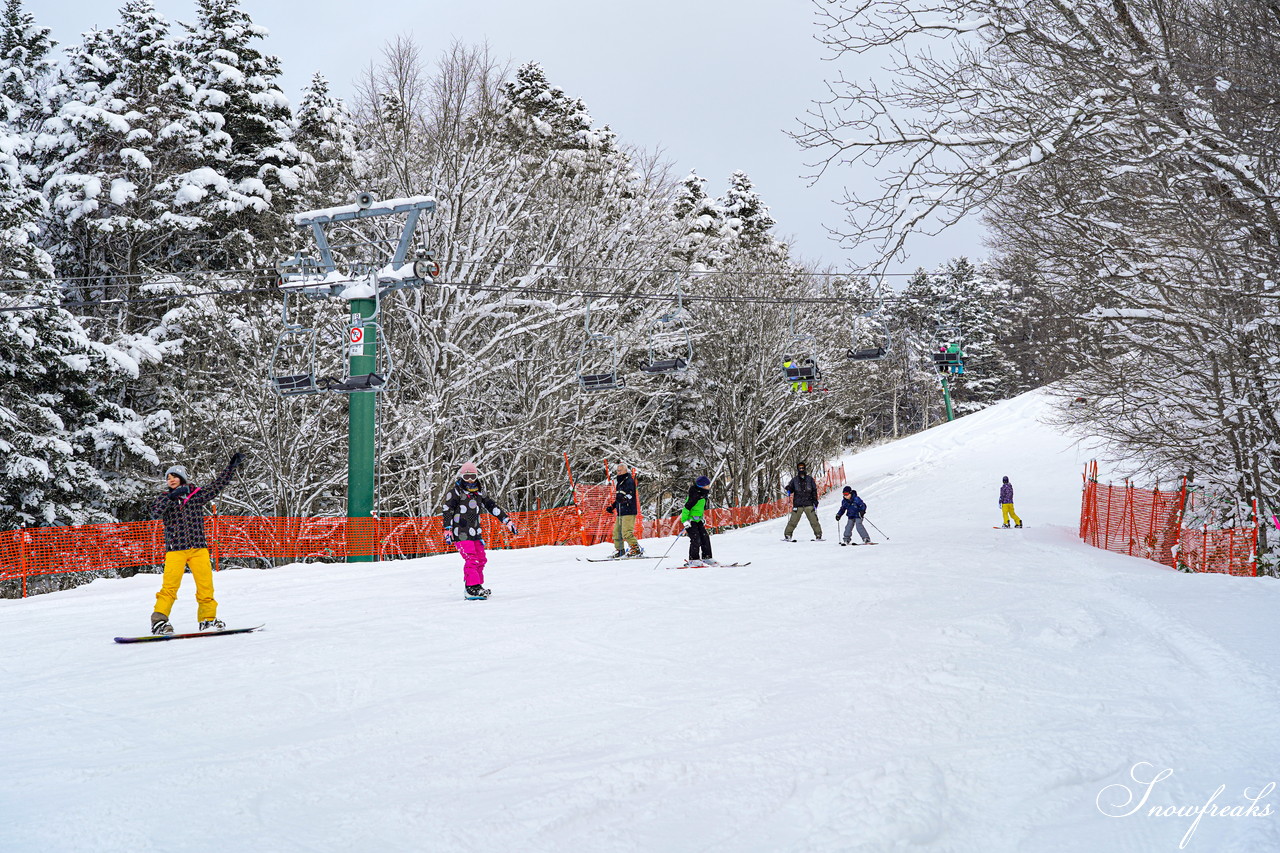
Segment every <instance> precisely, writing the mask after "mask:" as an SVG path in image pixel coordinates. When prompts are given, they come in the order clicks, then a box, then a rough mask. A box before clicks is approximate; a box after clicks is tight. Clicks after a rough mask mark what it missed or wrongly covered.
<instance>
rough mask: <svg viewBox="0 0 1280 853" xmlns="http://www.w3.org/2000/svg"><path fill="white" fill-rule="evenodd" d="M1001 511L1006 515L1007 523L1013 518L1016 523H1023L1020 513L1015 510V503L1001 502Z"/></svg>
mask: <svg viewBox="0 0 1280 853" xmlns="http://www.w3.org/2000/svg"><path fill="white" fill-rule="evenodd" d="M1000 512H1001V514H1002V515H1004V523H1005V524H1008V523H1009V519H1011V518H1012V519H1013V523H1014V524H1021V523H1022V519H1020V518H1018V514H1017V513H1016V512H1014V511H1013V504H1000Z"/></svg>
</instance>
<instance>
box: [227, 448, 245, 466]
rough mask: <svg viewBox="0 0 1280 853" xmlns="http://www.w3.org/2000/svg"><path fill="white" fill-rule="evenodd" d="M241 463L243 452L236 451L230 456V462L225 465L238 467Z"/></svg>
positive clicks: (242, 462)
mask: <svg viewBox="0 0 1280 853" xmlns="http://www.w3.org/2000/svg"><path fill="white" fill-rule="evenodd" d="M243 464H244V453H242V452H240V451H236V453H235V455H233V456H232V457H231V462H230V463H229V464H228V465H227V467H228V468H239V467H240V466H241V465H243Z"/></svg>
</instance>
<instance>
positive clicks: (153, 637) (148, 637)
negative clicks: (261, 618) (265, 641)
mask: <svg viewBox="0 0 1280 853" xmlns="http://www.w3.org/2000/svg"><path fill="white" fill-rule="evenodd" d="M262 627H265V626H264V625H258V626H257V627H254V628H223V629H222V630H221V631H194V632H192V633H190V634H145V635H143V636H141V637H116V642H117V643H155V642H158V641H160V640H186V639H189V638H191V637H221V636H224V635H226V634H248V633H250V632H252V631H256V630H258V628H262Z"/></svg>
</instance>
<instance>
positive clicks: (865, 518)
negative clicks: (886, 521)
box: [862, 515, 889, 542]
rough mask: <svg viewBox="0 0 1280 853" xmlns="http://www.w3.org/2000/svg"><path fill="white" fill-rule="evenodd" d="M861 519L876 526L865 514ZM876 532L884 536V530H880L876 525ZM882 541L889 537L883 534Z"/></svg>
mask: <svg viewBox="0 0 1280 853" xmlns="http://www.w3.org/2000/svg"><path fill="white" fill-rule="evenodd" d="M862 520H863V521H865V522H866V523H867V524H870V525H871V526H872V527H876V523H875V522H874V521H872V520H871V519H869V518H867V517H866V516H865V515H864V516H863V517H862ZM876 533H879V534H880V535H881V536H884V531H883V530H881V529H880V528H879V527H876ZM884 541H886V542H888V541H889V537H888V536H884Z"/></svg>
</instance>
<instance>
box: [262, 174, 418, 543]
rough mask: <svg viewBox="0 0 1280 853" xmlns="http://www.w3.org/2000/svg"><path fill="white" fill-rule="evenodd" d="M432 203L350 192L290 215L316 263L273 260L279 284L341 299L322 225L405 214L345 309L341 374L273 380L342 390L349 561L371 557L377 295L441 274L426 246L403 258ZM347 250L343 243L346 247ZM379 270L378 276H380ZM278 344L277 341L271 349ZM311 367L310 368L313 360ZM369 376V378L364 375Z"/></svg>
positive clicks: (290, 386) (380, 379) (310, 389)
mask: <svg viewBox="0 0 1280 853" xmlns="http://www.w3.org/2000/svg"><path fill="white" fill-rule="evenodd" d="M435 209H436V202H435V199H432V198H429V197H427V196H412V197H409V198H395V199H388V200H386V201H381V202H380V201H378V200H377V199H375V198H374V197H373V195H372V194H371V193H367V192H363V193H360V194H359V195H357V196H356V202H355V204H351V205H345V206H341V207H333V208H328V209H325V210H312V211H307V212H306V213H299V214H297V215H295V216H294V218H293V221H294V224H296V225H297V226H298V227H299V228H304V229H310V230H311V233H312V236H313V237H314V238H315V243H316V250H317V251H318V252H319V254H320V261H319V263H318V264H317V263H315V262H313V261H311V260H310V259H309V258H303V257H301V255H298V256H295V257H294V258H292V259H290V260H288V261H284V262H283V263H281V264H280V265H279V267H280V271H281V283H282V285H283V284H286V283H287V284H288V285H289V286H290V287H294V288H297V289H299V290H301V291H302V292H305V293H307V294H308V295H311V296H326V295H327V296H334V297H340V296H341V294H342V292H343V291H344V290H346V288H347V286H348V285H349V284H350V283H351V281H350V280H349V279H346V278H341V277H339V278H337V280H335V273H337V271H338V265H337V263H336V262H335V259H334V256H333V252H332V250H331V248H330V246H329V238H328V235H327V234H326V232H325V227H326V226H328V225H331V224H333V223H335V222H349V221H351V220H358V219H368V218H371V217H375V216H388V215H402V216H404V218H405V219H404V226H403V228H402V229H401V232H400V240H399V242H398V243H397V244H396V248H395V253H394V254H393V255H392V257H391V258H390V259H389V263H388V264H387V265H386V266H385V267H384V268H383V269H382V270H381V271H379V272H375V273H372V274H371V277H370V285H371V287H372V288H373V289H374V290H373V293H374V295H373V296H372V297H369V298H363V295H361V296H357V298H354V299H350V300H348V301H349V302H350V311H351V320H350V323H349V324H348V326H347V331H348V341H347V359H348V364H347V372H348V374H349V375H348V377H346V378H345V379H344V380H343V381H342V382H341V383H339V384H338V385H337V386H336V387H335V385H334V384H332V383H330V384H328V385H327V386H325V387H321V386H320V385H319V383H317V382H316V381H315V377H314V375H307V376H301V377H300V376H293V375H289V376H281V377H276V378H275V379H274V380H273V382H274V385H275V387H276V390H277V392H278V393H281V394H293V393H315V392H318V391H324V390H328V391H340V392H342V393H344V394H346V395H347V398H348V399H347V406H348V408H347V429H348V432H347V547H348V555H347V561H348V562H353V563H355V562H361V563H363V562H371V561H372V560H373V555H374V539H373V532H374V528H373V497H374V495H373V491H374V490H373V483H374V477H373V472H374V464H375V459H374V451H375V449H376V448H375V430H376V429H377V400H378V392H377V390H376V386H380V385H382V384H383V383H384V382H385V380H386V378H387V377H386V376H385V375H377V374H376V371H378V368H379V359H378V345H379V344H378V340H377V338H378V321H379V317H378V293H380V292H382V291H384V290H393V289H396V288H402V287H417V286H419V285H422V284H425V283H427V282H429V281H430V280H431V279H434V278H435V277H436V276H437V275H439V274H440V267H439V265H438V264H436V263H435V260H434V259H433V258H432V256H431V254H430V253H429V252H423V253H421V254H420V256H419V257H417V258H414V259H410V257H409V248H410V245H411V243H412V241H413V236H414V229H415V228H416V227H417V224H418V218H419V217H420V216H421V215H422V214H423V213H431V212H433V211H434V210H435ZM364 245H365V246H366V247H367V248H368V249H370V250H375V251H376V250H378V249H380V248H381V247H382V246H383V245H384V243H382V242H381V241H373V240H369V241H366V242H365V244H364ZM346 248H348V249H350V248H351V246H347V247H346ZM290 270H295V272H290ZM383 274H385V280H384V278H383ZM286 304H287V303H286ZM286 322H287V317H286ZM291 333H292V334H296V333H297V330H296V329H286V330H285V334H291ZM279 346H280V345H279V343H277V349H279ZM312 370H313V372H314V365H312ZM371 375H373V376H374V379H364V377H369V376H371ZM299 379H309V381H307V382H298V381H297V380H299ZM375 379H376V381H375Z"/></svg>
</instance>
